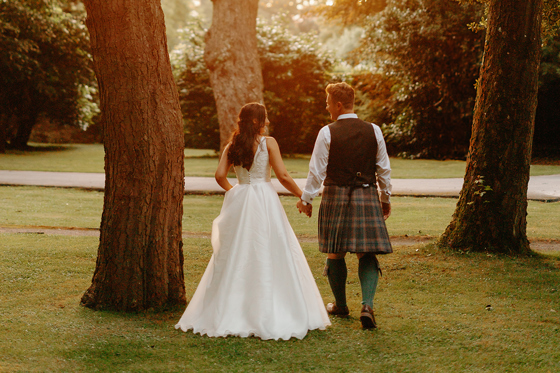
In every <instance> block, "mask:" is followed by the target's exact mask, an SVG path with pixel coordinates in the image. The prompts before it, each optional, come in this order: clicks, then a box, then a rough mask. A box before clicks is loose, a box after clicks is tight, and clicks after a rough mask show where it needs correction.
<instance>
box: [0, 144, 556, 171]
mask: <svg viewBox="0 0 560 373" xmlns="http://www.w3.org/2000/svg"><path fill="white" fill-rule="evenodd" d="M31 145H32V146H33V150H31V151H25V152H14V151H10V152H8V153H7V154H0V170H25V171H59V172H104V150H103V145H100V144H93V145H89V144H88V145H84V144H74V145H44V144H31ZM284 162H285V163H286V167H287V169H288V170H289V171H290V173H291V175H292V177H294V178H305V177H307V171H308V169H309V168H308V166H309V156H305V155H304V156H294V157H287V158H285V159H284ZM217 165H218V158H217V156H216V155H215V153H214V152H213V151H212V150H204V149H185V175H186V176H207V177H213V176H214V172H215V171H216V167H217ZM391 168H392V173H391V176H392V177H393V178H395V179H416V178H427V179H434V178H452V177H458V178H462V177H463V176H464V174H465V162H464V161H435V160H407V159H401V158H392V159H391ZM553 174H560V165H533V166H531V175H532V176H537V175H553Z"/></svg>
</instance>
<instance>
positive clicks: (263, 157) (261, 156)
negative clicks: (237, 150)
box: [234, 136, 270, 184]
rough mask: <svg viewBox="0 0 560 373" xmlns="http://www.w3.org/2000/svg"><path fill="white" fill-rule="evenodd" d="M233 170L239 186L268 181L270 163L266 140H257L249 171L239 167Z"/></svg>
mask: <svg viewBox="0 0 560 373" xmlns="http://www.w3.org/2000/svg"><path fill="white" fill-rule="evenodd" d="M234 170H235V174H236V175H237V180H238V182H239V184H255V183H265V182H268V181H270V163H269V158H268V150H267V147H266V138H265V137H264V136H263V137H261V138H260V140H259V145H258V146H257V150H256V152H255V156H254V159H253V164H252V165H251V169H250V170H247V169H246V168H244V167H242V166H240V165H239V166H235V167H234Z"/></svg>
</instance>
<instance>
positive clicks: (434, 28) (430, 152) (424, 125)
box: [355, 0, 484, 159]
mask: <svg viewBox="0 0 560 373" xmlns="http://www.w3.org/2000/svg"><path fill="white" fill-rule="evenodd" d="M482 11H483V9H482V7H481V6H477V5H460V4H458V3H456V2H454V1H440V0H426V1H420V0H389V1H388V2H387V7H386V8H385V9H384V10H383V11H382V12H380V13H378V14H376V15H374V16H372V17H371V18H370V24H369V26H368V28H367V30H366V36H365V38H364V40H363V46H362V49H361V51H360V57H361V58H362V59H363V60H366V61H374V62H375V64H376V66H377V69H376V70H375V71H374V72H373V73H366V74H363V75H362V76H358V77H356V79H355V80H356V81H357V85H358V86H359V88H360V89H361V90H362V91H364V92H365V93H366V95H367V96H368V97H369V98H370V99H371V100H372V101H371V105H370V106H371V107H372V110H377V111H378V113H377V114H376V115H375V116H374V118H373V119H374V121H375V122H377V123H378V124H382V125H383V129H384V133H385V136H386V140H387V143H388V147H389V150H390V151H391V152H392V153H393V154H394V153H396V152H400V154H401V155H405V156H410V157H421V158H437V159H445V158H463V157H465V155H466V153H467V150H468V145H469V138H470V129H471V122H472V114H473V108H474V101H475V97H476V92H475V89H474V84H475V81H476V78H477V77H478V73H479V68H480V60H481V55H482V52H483V41H484V34H483V33H474V32H472V31H471V30H469V29H468V28H467V26H466V25H467V24H468V23H470V22H472V21H473V20H475V19H477V18H480V16H481V14H482Z"/></svg>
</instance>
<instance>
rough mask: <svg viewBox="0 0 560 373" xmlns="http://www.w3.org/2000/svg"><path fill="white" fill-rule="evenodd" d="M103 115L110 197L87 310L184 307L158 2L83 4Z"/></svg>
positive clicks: (172, 98) (175, 134) (176, 154)
mask: <svg viewBox="0 0 560 373" xmlns="http://www.w3.org/2000/svg"><path fill="white" fill-rule="evenodd" d="M85 5H86V10H87V20H86V24H87V27H88V29H89V32H90V37H91V45H92V52H93V60H94V68H95V72H96V75H97V80H98V83H99V93H100V100H101V110H102V112H103V115H104V119H105V120H104V121H103V122H104V124H103V127H104V128H103V133H104V146H105V176H106V181H105V199H104V205H103V216H102V219H101V237H100V242H99V250H98V255H97V263H96V268H95V272H94V275H93V279H92V284H91V287H90V288H89V289H88V290H87V291H86V292H85V294H84V295H83V297H82V300H81V304H82V305H84V306H86V307H90V308H94V309H110V310H119V311H138V310H145V309H160V308H165V307H169V306H174V305H184V304H185V303H186V298H185V285H184V276H183V251H182V237H181V233H182V228H181V218H182V214H183V206H182V200H183V191H184V176H183V175H184V169H183V158H184V156H183V133H182V119H181V111H180V107H179V98H178V93H177V88H176V86H175V83H174V81H173V76H172V73H171V65H170V62H169V55H168V53H167V43H166V39H165V26H164V19H163V12H162V10H161V6H160V1H159V0H138V1H136V2H132V1H127V0H112V1H109V2H100V1H94V0H86V1H85Z"/></svg>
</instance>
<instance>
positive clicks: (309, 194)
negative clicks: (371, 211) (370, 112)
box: [301, 113, 392, 203]
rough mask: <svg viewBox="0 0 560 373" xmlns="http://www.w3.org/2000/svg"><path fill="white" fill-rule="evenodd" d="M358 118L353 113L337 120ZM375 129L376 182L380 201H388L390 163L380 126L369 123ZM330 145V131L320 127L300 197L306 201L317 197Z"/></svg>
mask: <svg viewBox="0 0 560 373" xmlns="http://www.w3.org/2000/svg"><path fill="white" fill-rule="evenodd" d="M350 118H356V119H357V118H358V116H357V115H356V114H354V113H352V114H342V115H339V116H338V118H337V120H341V119H350ZM371 125H372V126H373V129H374V131H375V138H376V139H377V158H376V160H375V163H376V166H375V167H376V171H377V184H378V185H379V191H380V200H381V202H386V203H389V202H390V197H391V189H392V187H391V164H390V162H389V155H388V154H387V148H386V146H385V140H384V139H383V133H382V132H381V128H379V126H377V125H375V124H373V123H372V124H371ZM330 146H331V131H330V130H329V126H325V127H323V128H321V130H320V131H319V135H317V140H315V147H314V148H313V154H312V155H311V161H309V174H308V175H307V183H306V184H305V188H303V194H302V196H301V199H302V200H303V201H305V202H307V203H311V202H312V201H313V198H315V197H317V195H318V194H319V191H320V190H321V185H322V184H323V181H324V180H325V178H326V177H327V164H328V163H329V149H330Z"/></svg>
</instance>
